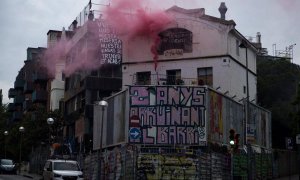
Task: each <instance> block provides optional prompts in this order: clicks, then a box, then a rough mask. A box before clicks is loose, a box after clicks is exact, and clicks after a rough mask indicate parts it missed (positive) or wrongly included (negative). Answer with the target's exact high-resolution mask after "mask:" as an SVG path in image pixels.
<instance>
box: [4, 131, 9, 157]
mask: <svg viewBox="0 0 300 180" xmlns="http://www.w3.org/2000/svg"><path fill="white" fill-rule="evenodd" d="M3 134H4V157H5V159H6V136H8V131H4V133H3Z"/></svg>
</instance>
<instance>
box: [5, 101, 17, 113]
mask: <svg viewBox="0 0 300 180" xmlns="http://www.w3.org/2000/svg"><path fill="white" fill-rule="evenodd" d="M15 110H16V106H15V104H14V103H9V104H8V106H7V111H8V112H13V111H15Z"/></svg>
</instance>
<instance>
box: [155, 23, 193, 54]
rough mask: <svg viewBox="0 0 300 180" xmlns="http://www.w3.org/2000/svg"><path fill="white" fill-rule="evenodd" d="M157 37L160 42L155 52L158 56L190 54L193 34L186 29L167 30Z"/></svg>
mask: <svg viewBox="0 0 300 180" xmlns="http://www.w3.org/2000/svg"><path fill="white" fill-rule="evenodd" d="M159 37H160V39H161V40H160V44H159V46H158V48H157V52H158V54H160V55H165V56H173V55H181V54H183V53H190V52H192V43H193V33H192V32H191V31H189V30H187V29H184V28H171V29H167V30H165V31H163V32H161V33H160V34H159ZM170 50H171V51H170ZM179 50H180V51H179Z"/></svg>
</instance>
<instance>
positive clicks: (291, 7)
mask: <svg viewBox="0 0 300 180" xmlns="http://www.w3.org/2000/svg"><path fill="white" fill-rule="evenodd" d="M146 1H148V2H151V0H146ZM152 1H157V2H159V3H156V4H161V2H162V1H163V2H166V3H164V4H163V6H162V8H164V9H166V8H169V7H171V6H172V5H177V6H180V7H183V8H205V13H206V14H207V15H211V16H216V17H220V14H219V11H218V8H219V6H220V3H221V2H225V3H226V6H227V8H228V10H227V13H226V19H227V20H230V19H232V20H234V21H235V23H236V24H237V25H236V29H237V30H238V31H239V32H240V33H242V34H243V35H244V36H251V37H255V36H256V33H257V32H260V33H261V35H262V45H263V47H266V48H268V51H269V54H270V55H273V50H274V47H275V46H273V44H276V49H277V50H285V48H286V47H288V46H290V45H293V44H295V43H296V44H297V45H295V46H294V48H293V54H294V60H293V62H294V63H296V64H300V42H299V41H300V34H299V32H300V13H299V12H297V11H298V10H299V8H300V1H299V0H160V1H159V0H152ZM88 2H89V0H0V23H1V28H0V39H1V41H0V89H2V91H3V102H4V103H7V102H11V100H9V99H8V89H9V88H13V87H14V81H15V78H16V76H17V74H18V71H19V70H20V68H21V67H22V66H23V65H24V60H25V59H26V49H27V48H28V47H46V42H47V32H48V31H49V30H62V28H63V27H66V29H67V27H68V26H69V25H70V24H71V23H72V21H73V20H74V19H75V18H76V16H78V15H79V13H80V11H82V10H83V8H84V7H85V6H86V5H87V4H88ZM92 2H93V3H103V4H107V3H108V0H92ZM96 7H97V6H96V5H94V6H93V8H94V9H95V8H96Z"/></svg>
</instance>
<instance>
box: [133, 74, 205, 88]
mask: <svg viewBox="0 0 300 180" xmlns="http://www.w3.org/2000/svg"><path fill="white" fill-rule="evenodd" d="M132 84H133V85H197V86H198V85H203V84H199V82H198V79H197V78H184V77H177V76H171V75H169V76H168V75H163V74H151V75H150V76H148V77H138V76H137V74H134V75H133V78H132Z"/></svg>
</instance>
